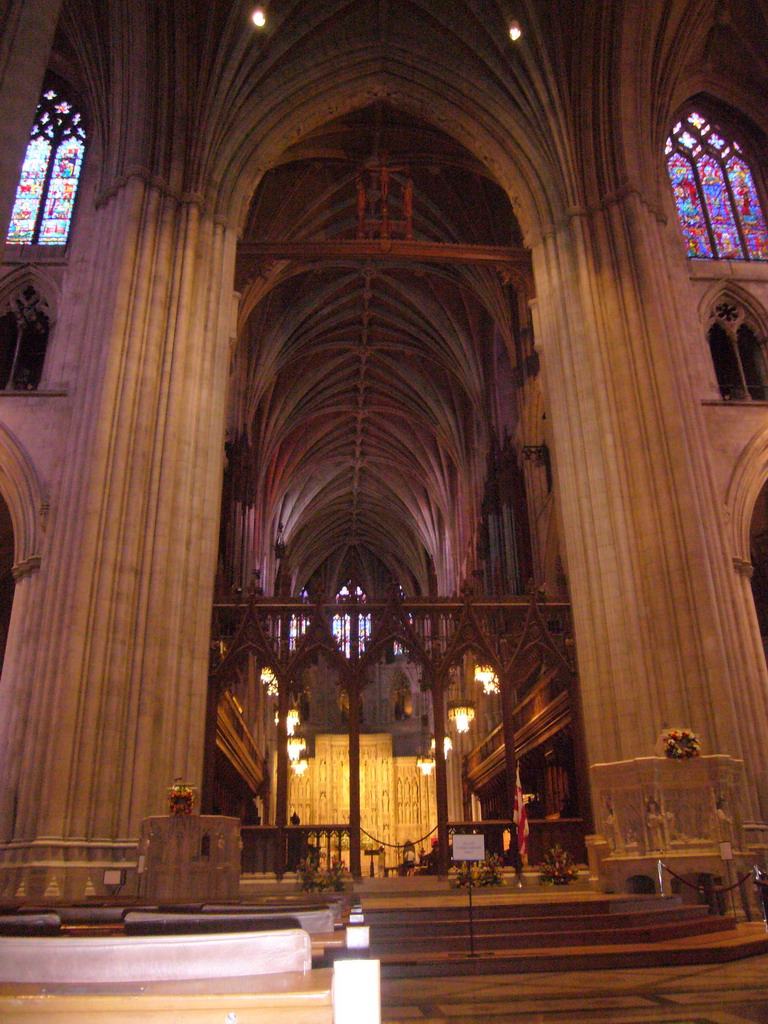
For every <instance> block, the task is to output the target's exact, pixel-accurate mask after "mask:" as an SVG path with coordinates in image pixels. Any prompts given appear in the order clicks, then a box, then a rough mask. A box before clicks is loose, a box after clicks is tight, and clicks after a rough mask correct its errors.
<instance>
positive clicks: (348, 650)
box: [332, 580, 371, 658]
mask: <svg viewBox="0 0 768 1024" xmlns="http://www.w3.org/2000/svg"><path fill="white" fill-rule="evenodd" d="M336 600H337V601H351V600H354V601H357V602H364V601H366V600H367V598H366V596H365V591H364V590H363V589H362V588H361V587H359V586H356V585H355V584H353V583H352V581H351V580H348V581H347V582H346V583H345V584H344V585H343V586H342V587H341V588H340V589H339V592H338V593H337V594H336ZM332 629H333V635H334V638H335V639H336V643H337V644H338V645H339V648H340V650H341V652H342V653H343V654H344V656H345V657H346V658H349V657H351V654H352V616H351V615H350V614H349V612H347V613H346V614H344V615H334V616H333V623H332ZM370 635H371V616H370V614H365V615H364V614H358V617H357V648H358V651H359V652H360V653H361V654H362V652H363V651H364V650H365V645H366V642H367V641H368V640H369V639H370Z"/></svg>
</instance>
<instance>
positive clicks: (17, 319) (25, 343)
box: [0, 285, 50, 391]
mask: <svg viewBox="0 0 768 1024" xmlns="http://www.w3.org/2000/svg"><path fill="white" fill-rule="evenodd" d="M49 332H50V319H49V315H48V308H47V306H46V304H45V300H44V299H43V298H42V297H41V296H40V295H39V294H38V292H37V291H36V290H35V288H33V287H32V285H27V287H25V288H23V289H22V290H21V291H20V292H19V293H18V295H16V296H15V297H14V298H13V299H12V300H11V301H10V302H9V303H8V305H7V306H6V310H5V312H0V391H34V390H35V389H36V388H37V386H38V384H39V383H40V378H41V376H42V373H43V363H44V362H45V350H46V348H47V346H48V334H49Z"/></svg>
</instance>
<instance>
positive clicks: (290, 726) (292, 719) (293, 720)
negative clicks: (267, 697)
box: [285, 708, 299, 736]
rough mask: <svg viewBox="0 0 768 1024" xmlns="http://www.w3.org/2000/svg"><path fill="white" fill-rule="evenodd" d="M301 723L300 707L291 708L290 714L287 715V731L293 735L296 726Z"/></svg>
mask: <svg viewBox="0 0 768 1024" xmlns="http://www.w3.org/2000/svg"><path fill="white" fill-rule="evenodd" d="M298 724H299V711H298V708H291V709H290V711H289V712H288V714H287V715H286V716H285V731H286V732H287V733H288V735H289V736H293V734H294V733H295V732H296V726H297V725H298Z"/></svg>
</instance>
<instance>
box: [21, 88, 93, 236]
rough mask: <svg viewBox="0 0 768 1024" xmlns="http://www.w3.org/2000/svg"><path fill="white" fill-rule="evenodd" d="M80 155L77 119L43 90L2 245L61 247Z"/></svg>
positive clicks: (60, 97) (61, 99)
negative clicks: (4, 242)
mask: <svg viewBox="0 0 768 1024" xmlns="http://www.w3.org/2000/svg"><path fill="white" fill-rule="evenodd" d="M84 154H85V130H84V128H83V125H82V116H81V114H80V112H79V111H78V110H76V109H75V107H74V106H73V105H72V103H71V102H70V101H69V99H68V98H67V97H66V96H65V94H64V91H63V89H61V88H59V87H50V86H49V87H48V88H46V89H45V90H44V92H43V95H42V97H41V99H40V104H39V106H38V108H37V115H36V117H35V121H34V124H33V125H32V131H31V132H30V141H29V145H28V146H27V152H26V156H25V157H24V164H23V165H22V169H21V180H20V181H19V187H18V189H17V191H16V199H15V201H14V204H13V212H12V213H11V223H10V227H9V229H8V237H7V239H6V243H7V244H8V245H27V244H39V245H64V244H65V242H66V241H67V239H68V237H69V229H70V226H71V223H72V211H73V210H74V205H75V196H76V194H77V185H78V181H79V179H80V169H81V167H82V163H83V156H84Z"/></svg>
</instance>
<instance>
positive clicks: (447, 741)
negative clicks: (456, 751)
mask: <svg viewBox="0 0 768 1024" xmlns="http://www.w3.org/2000/svg"><path fill="white" fill-rule="evenodd" d="M436 746H437V744H436V743H435V737H434V736H433V737H432V743H431V745H430V748H429V749H430V750H431V751H432V754H433V755H434V753H435V747H436ZM452 750H453V740H452V739H451V737H450V736H443V755H444V756H445V757H448V755H449V754H450V752H451V751H452Z"/></svg>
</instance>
